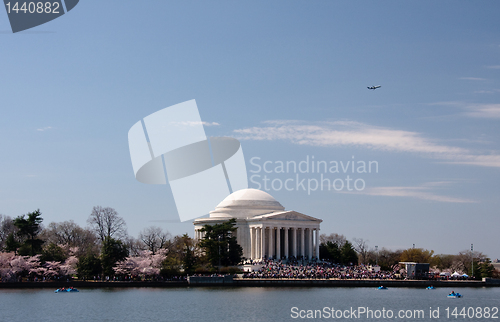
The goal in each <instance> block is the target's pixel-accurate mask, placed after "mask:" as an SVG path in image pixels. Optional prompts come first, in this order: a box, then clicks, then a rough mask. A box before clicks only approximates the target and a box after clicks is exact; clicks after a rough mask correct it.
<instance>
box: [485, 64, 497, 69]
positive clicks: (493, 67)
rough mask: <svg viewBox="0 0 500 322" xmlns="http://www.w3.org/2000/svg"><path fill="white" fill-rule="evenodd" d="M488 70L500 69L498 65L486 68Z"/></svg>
mask: <svg viewBox="0 0 500 322" xmlns="http://www.w3.org/2000/svg"><path fill="white" fill-rule="evenodd" d="M486 68H489V69H500V65H493V66H486Z"/></svg>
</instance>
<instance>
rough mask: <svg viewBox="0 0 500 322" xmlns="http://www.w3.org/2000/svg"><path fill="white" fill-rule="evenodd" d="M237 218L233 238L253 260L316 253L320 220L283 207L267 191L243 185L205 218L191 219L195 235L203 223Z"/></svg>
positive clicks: (216, 222)
mask: <svg viewBox="0 0 500 322" xmlns="http://www.w3.org/2000/svg"><path fill="white" fill-rule="evenodd" d="M231 218H235V219H236V227H237V228H238V230H237V232H236V239H237V241H238V244H239V245H240V246H241V247H242V248H243V257H245V258H247V259H252V260H261V259H265V258H267V259H286V258H289V257H292V256H293V257H294V258H304V259H312V258H317V257H318V255H319V225H320V223H321V222H322V221H323V220H321V219H317V218H314V217H311V216H307V215H304V214H301V213H300V212H296V211H293V210H288V211H286V210H285V208H284V207H283V206H282V205H281V204H280V203H279V202H278V201H277V200H276V199H274V198H273V197H272V196H271V195H270V194H268V193H266V192H264V191H261V190H257V189H242V190H239V191H236V192H234V193H232V194H230V195H229V196H227V197H226V199H224V200H223V201H222V202H221V203H219V204H218V205H217V207H216V208H215V210H212V211H211V212H210V216H209V217H207V218H199V219H196V220H195V221H194V231H195V239H196V240H199V239H201V238H203V232H201V231H200V230H201V229H202V228H203V226H204V225H213V224H218V223H222V222H224V221H227V220H229V219H231Z"/></svg>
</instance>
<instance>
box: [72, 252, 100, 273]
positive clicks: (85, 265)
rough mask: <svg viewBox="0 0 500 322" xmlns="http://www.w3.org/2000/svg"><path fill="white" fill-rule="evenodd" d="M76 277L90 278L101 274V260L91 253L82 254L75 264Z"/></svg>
mask: <svg viewBox="0 0 500 322" xmlns="http://www.w3.org/2000/svg"><path fill="white" fill-rule="evenodd" d="M76 269H77V272H78V277H79V278H82V279H92V278H93V277H94V276H97V275H99V274H101V260H100V259H99V257H97V256H96V255H95V254H93V253H89V254H87V255H85V256H82V257H80V258H79V260H78V264H77V265H76Z"/></svg>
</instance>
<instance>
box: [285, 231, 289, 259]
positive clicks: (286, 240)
mask: <svg viewBox="0 0 500 322" xmlns="http://www.w3.org/2000/svg"><path fill="white" fill-rule="evenodd" d="M288 244H289V242H288V227H285V257H286V259H288V256H289V255H288V246H290V245H288Z"/></svg>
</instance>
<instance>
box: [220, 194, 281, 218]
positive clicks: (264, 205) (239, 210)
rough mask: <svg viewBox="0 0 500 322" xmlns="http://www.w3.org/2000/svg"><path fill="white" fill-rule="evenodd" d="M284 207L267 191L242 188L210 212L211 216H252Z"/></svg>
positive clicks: (276, 210)
mask: <svg viewBox="0 0 500 322" xmlns="http://www.w3.org/2000/svg"><path fill="white" fill-rule="evenodd" d="M283 210H285V207H283V206H282V205H281V204H280V203H279V202H278V201H277V200H276V199H274V198H273V196H271V195H270V194H268V193H267V192H264V191H261V190H257V189H242V190H238V191H236V192H233V193H232V194H230V195H229V196H227V197H226V198H225V199H224V200H222V202H221V203H219V204H218V205H217V207H216V208H215V210H213V211H211V212H210V217H211V218H251V217H254V216H258V215H264V214H269V213H273V212H278V211H283Z"/></svg>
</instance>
